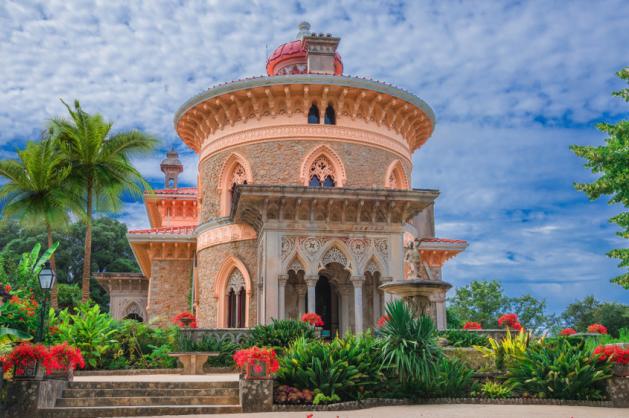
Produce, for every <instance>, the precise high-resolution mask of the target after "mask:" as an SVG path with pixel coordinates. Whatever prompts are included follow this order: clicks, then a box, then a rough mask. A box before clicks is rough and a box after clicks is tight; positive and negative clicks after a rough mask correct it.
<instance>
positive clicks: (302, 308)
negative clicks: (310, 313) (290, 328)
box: [297, 285, 308, 319]
mask: <svg viewBox="0 0 629 418" xmlns="http://www.w3.org/2000/svg"><path fill="white" fill-rule="evenodd" d="M307 291H308V288H307V287H306V286H304V285H298V286H297V310H298V311H299V318H298V319H301V317H302V315H303V314H305V313H306V292H307Z"/></svg>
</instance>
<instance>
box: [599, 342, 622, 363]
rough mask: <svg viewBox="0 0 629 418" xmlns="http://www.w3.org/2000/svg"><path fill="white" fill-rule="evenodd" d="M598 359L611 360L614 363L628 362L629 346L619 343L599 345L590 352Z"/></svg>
mask: <svg viewBox="0 0 629 418" xmlns="http://www.w3.org/2000/svg"><path fill="white" fill-rule="evenodd" d="M592 354H594V356H595V357H596V358H597V359H598V360H599V361H611V362H612V363H616V364H629V348H626V349H623V348H622V347H621V346H619V345H599V346H598V347H596V348H595V349H594V352H593V353H592Z"/></svg>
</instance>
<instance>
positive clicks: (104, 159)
mask: <svg viewBox="0 0 629 418" xmlns="http://www.w3.org/2000/svg"><path fill="white" fill-rule="evenodd" d="M63 104H64V105H65V106H66V108H67V110H68V113H69V114H70V119H69V120H66V119H61V118H57V119H54V120H52V121H51V126H50V130H51V132H52V133H53V135H54V137H55V138H58V139H59V141H60V144H61V146H62V149H63V150H64V152H65V155H66V156H67V158H68V160H69V161H70V164H71V166H72V176H71V179H72V184H73V185H74V186H75V188H76V190H80V191H81V193H82V194H83V195H84V196H85V225H86V228H85V242H84V246H85V249H84V256H83V271H82V286H81V287H82V291H83V294H82V300H83V302H86V301H87V300H88V298H89V295H90V291H89V289H90V278H91V266H92V220H93V216H94V212H95V210H108V211H115V210H117V209H119V208H120V206H121V195H122V194H123V193H124V192H129V193H132V194H136V195H139V194H140V193H141V192H142V189H143V188H148V187H149V186H148V183H147V182H146V181H145V180H144V179H143V178H142V175H141V174H140V172H139V171H138V170H137V169H136V168H135V167H134V166H133V164H132V163H131V160H130V159H131V157H133V156H135V155H138V154H143V153H147V152H149V151H151V150H152V149H153V148H154V147H155V145H156V144H157V141H156V139H155V138H153V137H152V136H150V135H147V134H145V133H142V132H139V131H129V132H119V133H117V134H112V133H111V128H112V124H111V123H109V122H106V121H105V120H104V119H103V117H102V116H101V115H99V114H94V115H90V114H88V113H87V112H85V111H84V110H83V109H81V105H80V103H79V101H78V100H76V101H75V102H74V109H72V108H70V106H68V105H67V104H66V103H65V102H63Z"/></svg>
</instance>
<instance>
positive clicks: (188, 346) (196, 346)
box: [173, 328, 240, 367]
mask: <svg viewBox="0 0 629 418" xmlns="http://www.w3.org/2000/svg"><path fill="white" fill-rule="evenodd" d="M239 349H240V345H239V344H236V343H233V342H231V341H230V340H220V339H218V338H217V337H214V336H211V335H205V336H203V338H201V339H200V340H198V341H195V340H193V339H192V338H191V336H190V334H186V333H185V332H182V331H181V330H180V329H178V328H176V336H175V344H174V347H173V351H177V352H199V351H207V352H217V353H220V354H219V355H218V356H217V357H210V358H209V359H208V364H210V365H211V366H214V367H231V366H233V365H234V360H233V359H232V356H233V355H234V353H235V352H236V351H237V350H239Z"/></svg>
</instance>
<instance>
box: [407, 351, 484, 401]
mask: <svg viewBox="0 0 629 418" xmlns="http://www.w3.org/2000/svg"><path fill="white" fill-rule="evenodd" d="M473 374H474V371H473V370H472V369H470V368H469V367H467V366H466V365H465V364H464V363H463V362H462V361H461V360H458V359H448V358H447V357H443V358H441V359H440V360H439V363H438V365H437V373H436V375H435V377H434V378H433V379H432V380H426V381H424V382H422V383H421V385H420V386H419V387H420V388H421V389H420V390H421V392H422V393H421V394H420V396H422V397H434V398H442V397H454V396H465V395H467V394H468V393H469V392H470V390H471V388H472V385H473V381H472V376H473Z"/></svg>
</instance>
